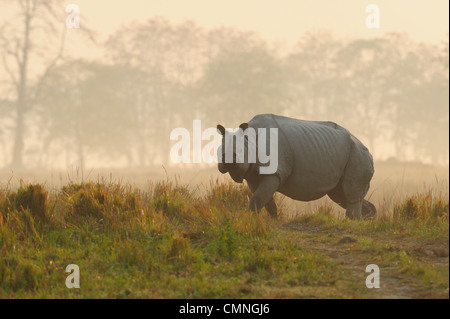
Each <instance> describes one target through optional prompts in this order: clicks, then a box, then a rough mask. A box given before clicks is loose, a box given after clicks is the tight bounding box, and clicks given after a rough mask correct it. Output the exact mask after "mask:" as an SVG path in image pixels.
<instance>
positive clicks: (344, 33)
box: [0, 0, 449, 182]
mask: <svg viewBox="0 0 450 319" xmlns="http://www.w3.org/2000/svg"><path fill="white" fill-rule="evenodd" d="M218 2H219V3H220V4H218V5H217V7H214V6H213V5H212V4H211V3H210V2H209V1H208V3H209V4H208V5H206V4H205V1H165V2H164V3H167V4H166V5H163V4H161V3H162V2H160V1H120V2H115V3H114V5H112V4H111V5H109V2H108V1H106V2H105V1H95V4H94V3H93V1H78V4H79V5H80V8H81V9H80V28H67V26H66V19H67V17H68V16H69V14H70V13H66V12H65V8H66V4H67V3H66V2H65V1H43V0H34V1H33V0H23V1H15V2H0V58H1V60H0V62H1V63H0V170H3V172H8V174H9V173H10V172H20V171H23V170H27V171H33V172H35V174H38V175H39V174H43V172H52V171H54V170H58V171H62V172H69V173H70V174H75V175H77V174H78V172H83V174H87V173H84V172H89V170H92V169H103V170H106V171H107V170H108V169H116V170H117V169H129V170H130V172H132V173H130V174H131V175H132V176H134V177H136V176H140V175H141V173H140V172H148V171H149V169H151V168H158V172H159V173H158V174H160V173H162V172H163V171H162V169H161V168H162V167H164V169H168V170H169V171H170V170H171V169H173V171H177V172H182V173H183V172H186V171H185V170H186V169H189V168H192V169H193V170H194V172H198V171H202V170H206V171H208V172H210V171H213V170H214V169H215V166H214V164H206V163H192V164H182V165H181V164H177V163H174V162H173V161H171V160H170V150H171V148H172V147H173V145H174V144H175V142H176V141H173V140H170V133H171V132H172V130H173V129H175V128H179V127H181V128H186V129H187V130H189V131H190V132H192V125H193V120H201V124H202V129H206V128H209V127H215V126H216V125H217V124H218V123H221V124H222V125H224V126H225V127H230V128H235V127H238V126H239V124H241V123H243V122H247V121H249V120H250V119H251V118H252V117H253V116H254V115H256V114H260V113H275V114H280V115H285V116H290V117H295V118H300V119H305V120H325V121H333V122H336V123H338V124H340V125H342V126H344V127H346V128H347V129H349V130H350V131H351V132H352V133H353V134H354V135H355V136H357V137H358V138H359V139H360V140H361V141H362V142H363V143H364V144H365V145H366V146H367V147H368V148H369V150H370V151H371V153H372V154H373V156H374V158H375V160H376V161H378V162H380V161H386V160H395V161H398V162H415V163H417V162H423V163H427V164H432V165H437V166H447V165H448V162H449V148H448V144H449V108H448V98H449V77H448V75H449V73H448V70H449V69H448V68H449V64H448V59H449V55H448V54H449V44H448V43H449V42H448V3H445V2H444V1H442V2H437V1H435V2H431V4H429V2H426V1H408V2H407V3H406V2H402V1H400V2H398V4H396V5H393V4H390V2H389V3H388V2H387V1H380V2H379V3H380V28H379V29H369V28H368V27H367V26H366V24H365V19H366V18H367V16H368V15H369V14H370V13H367V12H366V11H365V6H366V4H364V5H363V4H361V3H360V1H349V2H346V3H347V7H339V6H336V5H333V3H334V1H333V2H331V1H323V2H322V4H323V5H324V7H323V8H322V7H320V6H319V5H318V4H314V5H313V4H311V5H310V3H311V2H307V1H295V2H294V1H281V2H280V1H277V2H276V3H277V7H274V6H275V5H274V4H269V3H268V2H263V1H249V3H247V4H246V5H241V7H239V5H238V4H237V3H236V1H231V2H228V1H218ZM319 2H320V1H319ZM73 3H77V1H74V2H73ZM188 3H189V4H192V6H190V5H188ZM225 3H229V5H228V6H227V5H226V4H225ZM273 3H275V2H273ZM202 4H203V5H204V6H203V7H202ZM309 6H310V7H309ZM327 6H328V8H332V10H331V9H330V10H328V9H327ZM405 6H407V7H405ZM402 8H403V9H405V8H408V9H409V11H408V10H406V11H402ZM308 10H310V11H308ZM295 12H297V13H298V16H296V14H295ZM305 12H307V13H306V14H305ZM404 12H408V13H404ZM419 16H420V17H421V19H418V17H419ZM396 19H397V20H396ZM69 20H70V19H69ZM70 21H72V22H73V21H75V20H70ZM207 142H208V141H207V140H206V141H203V143H205V144H206V143H207ZM194 144H195V141H194V140H192V141H191V147H193V145H194ZM202 145H204V144H202ZM74 172H75V173H74ZM80 174H81V173H80ZM6 175H7V174H6V173H5V174H4V175H3V176H6ZM131 175H129V176H131ZM47 176H49V175H47ZM124 176H126V174H125V175H124ZM132 176H131V177H130V178H133V177H132ZM154 176H157V177H160V175H154ZM193 176H194V175H193ZM55 178H56V177H55ZM125 178H126V177H125ZM147 178H148V179H152V176H147ZM2 182H4V181H3V180H2Z"/></svg>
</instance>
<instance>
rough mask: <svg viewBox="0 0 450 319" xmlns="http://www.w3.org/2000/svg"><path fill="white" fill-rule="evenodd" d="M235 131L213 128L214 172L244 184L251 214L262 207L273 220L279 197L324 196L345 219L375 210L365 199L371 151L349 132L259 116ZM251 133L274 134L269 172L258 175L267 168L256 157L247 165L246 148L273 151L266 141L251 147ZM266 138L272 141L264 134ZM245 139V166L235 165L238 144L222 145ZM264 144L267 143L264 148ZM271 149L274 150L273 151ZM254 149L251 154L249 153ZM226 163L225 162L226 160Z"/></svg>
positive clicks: (319, 123)
mask: <svg viewBox="0 0 450 319" xmlns="http://www.w3.org/2000/svg"><path fill="white" fill-rule="evenodd" d="M239 127H240V129H239V130H238V131H236V132H231V131H228V130H226V129H225V128H224V127H223V126H222V125H220V124H219V125H217V130H218V131H219V133H220V134H221V135H222V144H221V146H220V147H219V148H218V153H217V156H218V157H219V158H218V168H219V171H220V172H221V173H222V174H225V173H227V172H228V173H229V174H230V176H231V178H232V179H233V180H234V181H235V182H238V183H242V182H243V180H244V179H245V180H246V181H247V184H248V186H249V188H250V190H251V191H252V193H253V196H252V198H251V199H250V202H249V209H250V210H252V211H259V210H261V209H262V208H263V207H265V208H266V210H267V211H268V213H269V214H270V216H272V217H274V218H276V217H277V206H276V204H275V202H274V199H273V195H274V193H275V192H280V193H282V194H284V195H286V196H287V197H290V198H292V199H294V200H300V201H311V200H315V199H318V198H321V197H323V196H325V195H328V196H329V197H330V198H331V200H333V201H334V202H336V203H337V204H339V205H340V206H341V207H343V208H344V209H346V216H347V217H348V218H356V219H359V218H368V217H374V216H375V215H376V208H375V206H374V205H373V204H372V203H370V202H369V201H367V200H365V199H364V197H365V196H366V194H367V192H368V190H369V185H370V180H371V179H372V176H373V174H374V165H373V158H372V155H371V154H370V152H369V150H368V149H367V148H366V147H365V146H364V145H363V144H362V143H361V142H360V141H359V140H358V139H357V138H356V137H355V136H353V135H352V134H351V133H350V132H349V131H348V130H347V129H345V128H343V127H342V126H340V125H338V124H336V123H334V122H325V121H306V120H299V119H294V118H288V117H284V116H278V115H274V114H259V115H256V116H255V117H253V118H252V119H251V120H250V121H249V122H248V123H243V124H241V125H240V126H239ZM249 128H250V129H253V131H254V132H256V134H255V136H256V140H258V139H260V138H261V137H260V135H261V134H260V133H261V132H264V131H269V130H270V129H277V130H275V131H276V132H277V144H278V145H277V151H278V158H277V167H276V168H275V169H274V170H273V173H264V174H263V173H261V168H263V167H267V165H268V164H267V163H262V162H261V161H260V157H259V155H258V154H257V156H256V160H255V161H249V158H250V156H249V150H250V149H252V148H250V146H254V145H256V148H258V146H259V145H266V146H267V150H266V152H271V151H272V152H273V151H275V150H274V149H272V150H271V149H270V145H269V142H268V141H267V142H263V143H261V144H259V142H260V141H259V140H258V142H253V144H251V142H249V139H248V134H246V133H247V132H249V131H250V130H249ZM264 135H265V136H266V139H267V140H269V138H267V137H268V136H271V135H270V134H269V133H267V134H264ZM239 136H241V137H242V136H243V138H244V141H245V142H244V147H243V148H242V149H243V152H244V154H245V155H244V157H243V158H245V160H244V161H242V160H241V161H238V160H236V156H237V154H236V153H237V152H238V149H237V147H236V145H237V143H236V144H231V145H232V147H231V146H230V144H229V143H226V142H225V141H226V137H228V138H229V137H232V138H235V139H236V137H239ZM264 143H265V144H264ZM227 145H228V150H231V148H232V151H233V153H232V154H233V159H232V160H231V161H226V160H225V157H226V151H227ZM272 148H273V146H272ZM252 150H253V149H252ZM227 158H228V157H227Z"/></svg>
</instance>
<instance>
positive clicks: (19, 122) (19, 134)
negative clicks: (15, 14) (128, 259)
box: [11, 7, 31, 169]
mask: <svg viewBox="0 0 450 319" xmlns="http://www.w3.org/2000/svg"><path fill="white" fill-rule="evenodd" d="M30 21H31V16H30V12H29V8H28V7H27V11H26V12H25V30H24V42H23V47H22V60H21V61H19V71H20V79H19V83H18V86H17V114H16V127H15V132H14V145H13V153H12V161H11V167H13V168H16V169H21V168H23V145H24V143H23V139H24V134H23V133H24V132H23V131H24V118H25V112H26V110H27V68H28V51H29V46H30Z"/></svg>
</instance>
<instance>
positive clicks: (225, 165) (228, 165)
mask: <svg viewBox="0 0 450 319" xmlns="http://www.w3.org/2000/svg"><path fill="white" fill-rule="evenodd" d="M248 127H249V126H248V123H243V124H241V125H240V126H239V130H237V131H236V132H230V131H227V130H226V129H225V128H224V127H223V126H222V125H220V124H219V125H217V130H218V132H219V133H220V134H221V135H222V143H221V145H220V146H219V148H218V150H217V157H218V158H217V162H218V166H219V171H220V172H221V173H222V174H225V173H227V172H228V173H229V174H230V176H231V178H232V179H233V180H234V181H235V182H236V183H242V182H243V180H244V178H245V177H246V176H247V175H248V173H249V171H250V170H251V168H252V166H253V165H252V164H251V163H249V161H248V138H247V134H248V132H246V133H244V132H245V131H246V130H247V128H248ZM227 154H228V156H227Z"/></svg>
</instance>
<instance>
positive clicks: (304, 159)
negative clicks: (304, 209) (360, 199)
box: [249, 114, 352, 201]
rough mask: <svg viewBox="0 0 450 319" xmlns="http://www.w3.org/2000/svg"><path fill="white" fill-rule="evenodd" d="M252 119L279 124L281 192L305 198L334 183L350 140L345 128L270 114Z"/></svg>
mask: <svg viewBox="0 0 450 319" xmlns="http://www.w3.org/2000/svg"><path fill="white" fill-rule="evenodd" d="M253 120H255V121H253ZM252 121H253V123H252ZM252 121H250V122H249V124H251V123H252V124H254V125H255V126H258V127H275V126H276V127H278V128H279V143H278V146H279V149H278V153H279V158H280V159H281V160H279V165H280V166H281V167H280V168H279V170H280V171H281V172H289V173H288V176H286V178H284V180H283V181H282V186H281V187H280V189H279V191H280V192H281V193H283V194H285V195H287V196H289V197H291V198H293V199H297V200H303V201H307V200H314V199H317V198H320V197H322V196H324V195H325V194H327V193H328V192H329V191H330V190H332V189H333V188H334V187H335V186H336V185H337V183H338V182H339V180H340V178H341V177H342V175H343V172H344V169H345V166H346V164H347V160H348V157H349V154H350V148H351V143H352V142H351V137H350V136H351V134H350V133H349V132H348V131H347V130H346V129H345V128H343V127H341V126H339V125H337V124H335V123H333V122H315V121H305V120H297V119H292V118H288V117H283V116H276V115H272V114H264V115H259V116H257V117H255V118H253V119H252ZM273 122H275V124H273ZM286 154H288V156H287V158H285V157H286V156H285V155H286ZM283 165H284V166H286V165H288V166H290V167H288V168H286V167H283Z"/></svg>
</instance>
